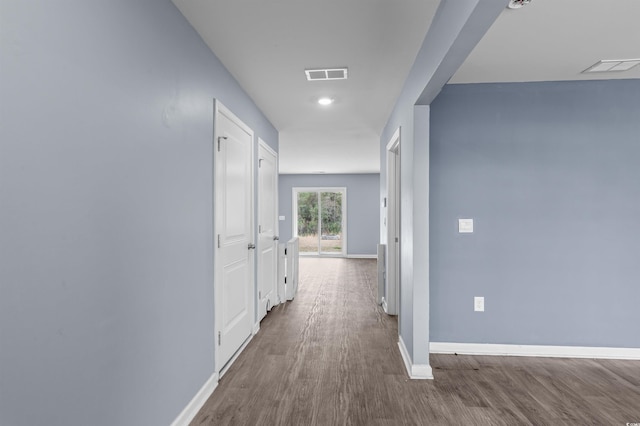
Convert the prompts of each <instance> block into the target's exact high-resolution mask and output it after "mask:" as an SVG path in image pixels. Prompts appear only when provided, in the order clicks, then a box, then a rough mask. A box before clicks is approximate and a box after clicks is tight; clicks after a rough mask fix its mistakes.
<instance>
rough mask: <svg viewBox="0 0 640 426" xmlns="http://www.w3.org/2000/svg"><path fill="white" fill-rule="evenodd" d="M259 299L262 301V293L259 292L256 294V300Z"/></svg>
mask: <svg viewBox="0 0 640 426" xmlns="http://www.w3.org/2000/svg"><path fill="white" fill-rule="evenodd" d="M260 299H262V292H261V291H259V292H258V300H260Z"/></svg>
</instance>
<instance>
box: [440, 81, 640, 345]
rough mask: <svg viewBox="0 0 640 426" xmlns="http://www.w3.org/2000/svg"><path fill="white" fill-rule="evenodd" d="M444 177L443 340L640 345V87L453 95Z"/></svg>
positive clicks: (443, 125)
mask: <svg viewBox="0 0 640 426" xmlns="http://www.w3.org/2000/svg"><path fill="white" fill-rule="evenodd" d="M430 165H431V168H430V169H431V175H430V206H431V215H430V231H431V246H430V253H431V273H430V283H431V290H430V291H431V336H432V340H433V341H439V342H469V343H504V344H535V345H568V346H571V345H576V346H604V347H607V346H608V347H640V333H638V301H640V262H639V254H640V228H639V227H638V226H637V223H638V218H639V217H640V80H611V81H582V82H544V83H513V84H472V85H448V86H445V88H444V89H443V90H442V92H441V93H440V94H439V96H438V97H437V98H436V100H435V101H434V102H433V103H432V105H431V150H430ZM458 218H473V219H474V220H475V230H474V233H473V234H459V233H458V232H457V219H458ZM474 296H484V297H485V298H486V299H485V305H486V311H485V312H484V313H476V312H473V297H474Z"/></svg>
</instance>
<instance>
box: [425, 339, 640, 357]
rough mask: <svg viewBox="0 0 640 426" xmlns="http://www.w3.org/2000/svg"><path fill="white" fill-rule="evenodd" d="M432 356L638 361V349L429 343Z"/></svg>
mask: <svg viewBox="0 0 640 426" xmlns="http://www.w3.org/2000/svg"><path fill="white" fill-rule="evenodd" d="M429 352H430V353H434V354H453V353H456V354H460V355H496V356H533V357H551V358H597V359H628V360H640V348H603V347H586V346H541V345H500V344H490V343H445V342H431V343H430V344H429Z"/></svg>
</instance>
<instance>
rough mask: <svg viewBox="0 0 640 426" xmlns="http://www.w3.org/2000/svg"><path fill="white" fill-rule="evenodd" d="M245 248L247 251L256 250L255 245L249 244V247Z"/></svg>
mask: <svg viewBox="0 0 640 426" xmlns="http://www.w3.org/2000/svg"><path fill="white" fill-rule="evenodd" d="M247 248H248V249H249V250H253V249H254V248H256V245H255V244H251V243H249V245H248V246H247Z"/></svg>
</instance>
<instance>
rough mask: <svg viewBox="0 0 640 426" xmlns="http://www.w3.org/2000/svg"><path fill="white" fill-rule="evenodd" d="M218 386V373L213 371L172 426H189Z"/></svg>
mask: <svg viewBox="0 0 640 426" xmlns="http://www.w3.org/2000/svg"><path fill="white" fill-rule="evenodd" d="M217 387H218V373H213V374H212V375H211V377H209V379H207V381H206V382H205V383H204V385H202V387H201V388H200V390H199V391H198V393H196V394H195V396H194V397H193V398H192V399H191V401H189V403H188V404H187V406H186V407H184V410H182V412H181V413H180V414H178V417H176V419H175V420H174V421H173V423H171V426H188V425H189V423H191V421H192V420H193V419H194V418H195V417H196V415H197V414H198V412H199V411H200V409H201V408H202V406H203V405H204V403H205V402H207V399H209V397H210V396H211V394H212V393H213V391H214V390H216V388H217Z"/></svg>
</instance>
